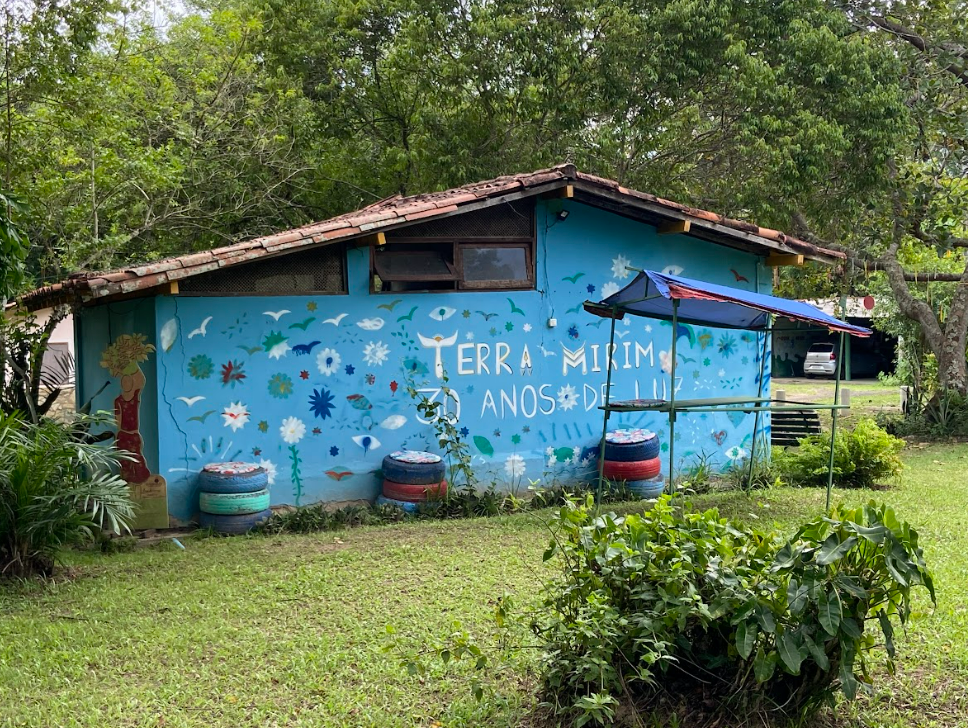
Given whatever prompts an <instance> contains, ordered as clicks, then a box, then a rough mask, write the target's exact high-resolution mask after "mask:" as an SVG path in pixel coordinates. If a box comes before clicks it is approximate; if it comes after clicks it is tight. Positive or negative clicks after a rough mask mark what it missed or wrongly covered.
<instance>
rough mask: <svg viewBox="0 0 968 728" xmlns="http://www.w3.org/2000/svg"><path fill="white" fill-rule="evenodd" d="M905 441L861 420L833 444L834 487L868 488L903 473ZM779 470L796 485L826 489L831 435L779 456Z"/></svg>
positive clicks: (813, 437) (811, 438)
mask: <svg viewBox="0 0 968 728" xmlns="http://www.w3.org/2000/svg"><path fill="white" fill-rule="evenodd" d="M903 447H904V441H903V440H901V439H899V438H897V437H894V436H893V435H890V434H888V433H887V431H885V430H883V429H881V428H880V427H878V425H877V423H876V422H874V420H871V419H863V420H860V421H859V422H858V423H857V425H856V426H855V427H854V429H853V430H847V431H838V432H837V440H836V443H835V444H834V468H833V471H834V483H836V484H837V485H839V486H841V487H847V488H869V487H870V486H872V485H874V484H875V483H877V482H879V481H882V480H884V479H885V478H894V477H896V476H898V475H899V474H900V473H901V469H902V467H903V464H902V462H901V458H900V455H899V453H900V452H901V449H902V448H903ZM775 457H776V458H777V466H778V467H779V468H780V470H781V472H782V473H783V474H784V476H785V477H786V478H787V479H788V480H790V482H792V483H794V484H796V485H816V486H825V485H827V468H828V466H829V464H830V433H829V432H824V433H821V434H819V435H811V436H809V437H805V438H804V439H802V440H801V441H800V447H799V448H797V449H796V450H787V451H785V452H783V453H778V454H777V455H776V456H775Z"/></svg>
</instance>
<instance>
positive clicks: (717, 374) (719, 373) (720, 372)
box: [716, 369, 726, 377]
mask: <svg viewBox="0 0 968 728" xmlns="http://www.w3.org/2000/svg"><path fill="white" fill-rule="evenodd" d="M716 376H719V377H725V376H726V370H725V369H720V370H719V371H718V372H716Z"/></svg>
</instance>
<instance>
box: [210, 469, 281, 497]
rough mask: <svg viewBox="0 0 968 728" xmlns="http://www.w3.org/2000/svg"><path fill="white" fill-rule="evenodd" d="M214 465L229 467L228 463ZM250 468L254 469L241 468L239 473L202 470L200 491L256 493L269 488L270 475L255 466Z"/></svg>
mask: <svg viewBox="0 0 968 728" xmlns="http://www.w3.org/2000/svg"><path fill="white" fill-rule="evenodd" d="M213 465H214V466H219V465H228V463H214V464H213ZM250 467H252V468H253V469H251V470H246V469H244V468H239V469H238V470H239V472H220V471H218V470H202V472H201V473H200V474H199V476H198V489H199V490H200V491H203V492H205V493H255V492H257V491H260V490H265V489H266V488H268V487H269V475H268V473H266V471H265V470H264V469H263V468H260V467H257V466H254V465H252V466H250ZM228 470H231V469H230V468H229V469H228Z"/></svg>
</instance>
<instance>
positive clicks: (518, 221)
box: [388, 200, 534, 239]
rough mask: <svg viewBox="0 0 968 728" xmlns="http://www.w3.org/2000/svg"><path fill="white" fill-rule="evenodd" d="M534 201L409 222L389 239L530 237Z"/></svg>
mask: <svg viewBox="0 0 968 728" xmlns="http://www.w3.org/2000/svg"><path fill="white" fill-rule="evenodd" d="M533 209H534V202H533V201H531V200H521V201H518V202H508V203H504V204H502V205H494V206H493V207H487V208H484V209H483V210H474V211H472V212H465V213H461V214H458V215H451V216H450V217H445V218H441V219H439V220H428V221H427V222H422V223H418V224H416V225H410V226H408V227H405V228H401V229H400V230H397V231H395V232H393V233H390V234H388V237H389V238H391V239H392V238H395V237H403V238H450V239H460V238H530V237H532V236H533V235H534V223H533V221H532V214H533Z"/></svg>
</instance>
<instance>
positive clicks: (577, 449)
mask: <svg viewBox="0 0 968 728" xmlns="http://www.w3.org/2000/svg"><path fill="white" fill-rule="evenodd" d="M571 453H572V455H574V456H575V462H576V463H577V462H578V459H579V458H580V457H581V448H580V447H573V448H572V449H571Z"/></svg>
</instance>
